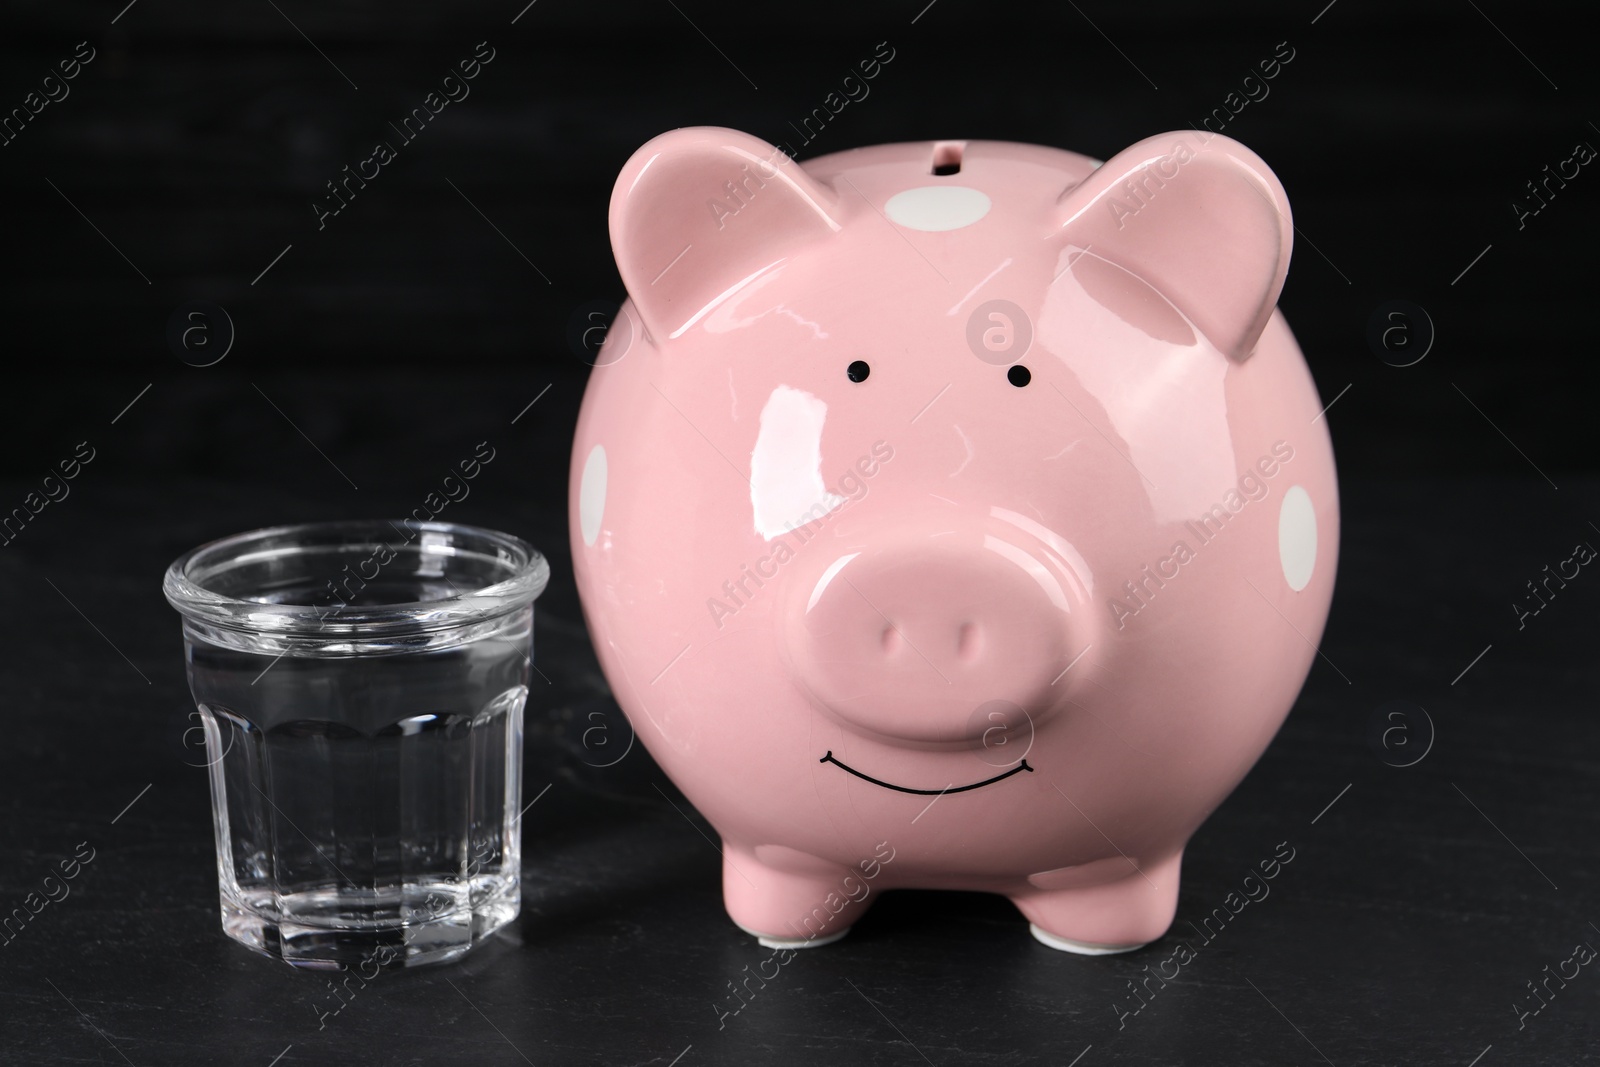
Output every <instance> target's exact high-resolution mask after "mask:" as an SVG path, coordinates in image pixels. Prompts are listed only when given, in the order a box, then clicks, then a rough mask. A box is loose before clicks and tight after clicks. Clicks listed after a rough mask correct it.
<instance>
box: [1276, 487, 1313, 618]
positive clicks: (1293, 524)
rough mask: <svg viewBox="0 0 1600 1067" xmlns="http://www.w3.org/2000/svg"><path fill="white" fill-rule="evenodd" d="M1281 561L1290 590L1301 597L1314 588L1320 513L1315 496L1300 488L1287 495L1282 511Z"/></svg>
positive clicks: (1280, 513) (1279, 520)
mask: <svg viewBox="0 0 1600 1067" xmlns="http://www.w3.org/2000/svg"><path fill="white" fill-rule="evenodd" d="M1278 559H1279V561H1281V562H1282V563H1283V580H1284V581H1286V582H1288V583H1289V588H1290V589H1293V590H1294V591H1295V592H1297V593H1298V592H1299V591H1300V590H1302V589H1304V588H1305V587H1306V586H1307V585H1309V584H1311V572H1312V570H1314V569H1315V568H1316V565H1317V511H1316V509H1315V508H1314V507H1312V506H1311V494H1310V493H1307V492H1306V491H1305V490H1304V489H1302V488H1300V487H1299V486H1298V485H1291V486H1290V487H1289V491H1288V492H1287V493H1285V494H1283V505H1282V507H1280V508H1279V509H1278Z"/></svg>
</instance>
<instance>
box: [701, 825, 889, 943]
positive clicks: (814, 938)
mask: <svg viewBox="0 0 1600 1067" xmlns="http://www.w3.org/2000/svg"><path fill="white" fill-rule="evenodd" d="M723 844H724V847H723V861H722V899H723V903H724V905H725V906H726V907H727V909H728V915H729V917H730V918H732V919H733V921H734V922H735V923H737V924H738V926H739V927H740V928H741V929H742V930H744V931H745V933H747V934H751V935H753V936H754V937H755V938H756V939H757V940H758V941H760V943H761V944H762V945H765V946H766V947H767V948H778V949H784V948H787V949H796V948H816V947H818V946H821V945H827V944H831V943H832V942H834V941H837V940H839V939H840V938H841V937H843V936H844V935H845V934H847V933H849V932H850V926H851V924H852V923H854V922H855V921H856V920H857V919H858V918H860V917H861V913H862V912H864V911H866V910H867V893H868V889H867V886H866V884H865V883H864V882H863V881H862V880H861V878H860V877H859V876H856V875H855V874H854V872H852V871H851V869H850V868H848V867H843V866H840V865H839V864H836V863H831V862H829V861H827V860H823V859H818V858H817V857H815V856H811V855H808V854H806V853H804V852H799V851H796V850H795V849H792V848H785V847H784V846H782V845H758V846H756V847H755V848H753V849H751V848H744V847H742V846H739V845H734V844H731V843H728V842H726V841H725V842H724V843H723Z"/></svg>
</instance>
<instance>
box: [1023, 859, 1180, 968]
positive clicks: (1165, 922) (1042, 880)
mask: <svg viewBox="0 0 1600 1067" xmlns="http://www.w3.org/2000/svg"><path fill="white" fill-rule="evenodd" d="M1182 860H1183V854H1182V853H1181V852H1180V853H1178V854H1177V855H1174V856H1173V857H1171V858H1170V859H1166V860H1162V861H1160V862H1157V863H1153V864H1149V865H1143V864H1141V865H1140V867H1139V869H1138V870H1135V871H1133V872H1131V873H1129V874H1128V875H1126V876H1123V877H1114V878H1111V879H1109V880H1104V881H1098V880H1097V881H1095V883H1094V884H1083V883H1084V882H1086V881H1088V880H1090V879H1099V878H1103V877H1104V875H1105V873H1108V872H1109V871H1114V870H1116V869H1117V868H1118V867H1119V866H1120V867H1121V868H1122V869H1123V870H1126V869H1128V865H1129V861H1127V860H1125V859H1122V858H1121V857H1118V858H1116V859H1115V860H1102V861H1099V862H1097V863H1094V864H1089V865H1087V866H1084V867H1068V868H1063V869H1062V870H1059V871H1047V872H1045V873H1044V874H1036V875H1034V876H1033V877H1031V878H1029V879H1028V882H1029V884H1030V885H1032V886H1035V887H1037V888H1035V889H1032V890H1030V891H1029V892H1026V893H1022V894H1019V895H1017V896H1013V897H1012V898H1011V902H1012V903H1013V904H1015V905H1016V906H1017V909H1018V910H1019V911H1021V912H1022V914H1023V916H1024V917H1025V918H1026V919H1027V920H1028V930H1029V932H1030V933H1032V934H1033V936H1034V938H1035V939H1037V940H1038V941H1039V943H1040V944H1044V945H1049V946H1050V947H1051V948H1054V949H1060V950H1061V951H1063V952H1076V953H1078V954H1079V955H1084V956H1106V955H1111V954H1113V953H1117V952H1132V951H1133V950H1134V949H1137V948H1143V947H1144V946H1145V945H1148V944H1149V943H1150V942H1152V941H1154V940H1155V939H1156V938H1158V937H1160V936H1161V935H1162V934H1164V933H1166V932H1167V927H1169V926H1171V925H1172V917H1173V915H1175V914H1176V913H1177V910H1178V871H1179V867H1180V866H1181V864H1182Z"/></svg>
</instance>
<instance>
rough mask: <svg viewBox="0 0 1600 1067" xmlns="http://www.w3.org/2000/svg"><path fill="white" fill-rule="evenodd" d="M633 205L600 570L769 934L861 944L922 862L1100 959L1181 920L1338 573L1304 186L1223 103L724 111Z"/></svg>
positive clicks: (1295, 678)
mask: <svg viewBox="0 0 1600 1067" xmlns="http://www.w3.org/2000/svg"><path fill="white" fill-rule="evenodd" d="M610 221H611V236H612V245H613V248H614V250H615V253H616V260H617V265H618V267H619V268H620V270H621V274H622V279H623V281H624V283H625V285H626V286H627V290H628V293H629V296H630V300H629V301H628V302H627V303H625V304H624V305H623V307H622V310H621V311H620V312H619V315H618V318H617V320H616V321H615V322H614V323H613V325H612V327H611V328H610V331H609V335H608V337H607V340H606V344H605V346H604V348H603V349H602V350H601V352H600V354H599V356H598V359H597V362H596V367H595V369H594V371H593V374H592V376H591V378H590V380H589V385H588V391H587V393H586V395H585V397H584V402H583V409H582V413H581V416H580V418H579V422H578V428H577V438H576V442H575V447H574V450H573V458H572V470H571V515H572V542H573V550H574V552H573V555H574V561H575V568H576V572H577V581H578V590H579V592H580V594H581V596H582V600H583V604H584V610H585V614H586V617H587V620H588V623H589V628H590V631H591V633H592V635H593V637H594V641H595V645H596V648H597V651H598V654H599V658H600V662H601V664H602V666H603V668H604V670H605V673H606V676H607V677H608V678H609V680H610V683H611V687H612V689H613V691H614V693H615V695H616V699H617V701H618V703H619V704H620V705H621V707H622V708H623V710H624V711H625V712H626V713H627V716H628V719H629V721H630V723H631V724H632V726H633V728H634V731H635V732H636V734H637V736H638V738H639V740H640V741H642V742H643V743H644V745H645V747H646V748H647V749H648V750H649V752H650V753H651V755H652V756H654V757H655V759H656V760H657V761H658V762H659V764H660V765H661V767H662V768H663V769H664V770H665V771H666V773H667V774H668V775H670V776H671V778H672V780H673V781H674V782H676V783H677V784H678V786H679V787H680V788H681V789H682V790H683V793H684V794H685V796H687V797H688V798H689V800H690V801H691V802H692V803H693V804H694V805H695V807H697V808H698V809H699V810H700V811H701V812H703V813H704V814H705V816H706V818H707V819H709V820H710V822H711V823H712V825H713V826H714V827H715V828H716V829H717V831H718V832H719V833H720V834H721V837H722V845H723V847H722V852H723V857H724V863H723V878H722V886H723V894H724V899H725V902H726V906H727V910H728V913H729V915H730V916H731V917H732V918H733V921H734V922H735V923H737V924H738V925H739V926H740V927H742V928H743V929H745V930H746V931H748V932H749V933H751V934H753V935H756V936H757V937H758V938H759V939H760V941H761V943H762V944H765V945H770V946H774V947H779V946H782V947H798V946H802V945H818V944H824V943H826V942H828V941H831V940H834V939H836V938H837V937H839V936H842V935H843V934H844V933H845V931H846V930H848V929H849V927H850V925H851V924H852V923H853V922H854V921H855V920H856V919H857V918H858V917H859V916H860V915H861V914H862V912H863V911H864V910H865V909H866V908H867V907H868V906H869V905H870V903H871V902H872V900H874V899H875V896H874V894H875V893H877V892H881V891H882V890H884V889H888V888H901V887H913V888H914V887H924V888H943V889H965V890H981V891H988V892H994V893H1001V894H1004V895H1005V896H1006V897H1008V898H1010V900H1011V901H1012V902H1013V903H1015V904H1016V906H1017V907H1018V908H1019V909H1020V910H1021V912H1022V913H1023V915H1024V916H1026V917H1027V919H1028V921H1029V923H1030V928H1031V929H1032V931H1033V933H1034V935H1035V937H1037V938H1038V939H1039V940H1040V941H1041V942H1043V943H1044V944H1046V945H1050V946H1052V947H1055V948H1059V949H1066V950H1070V951H1076V952H1083V953H1090V954H1099V953H1106V952H1117V951H1125V950H1128V949H1132V948H1135V947H1138V946H1140V945H1143V944H1145V943H1148V942H1150V941H1152V940H1154V939H1155V938H1157V937H1160V936H1161V935H1162V933H1163V932H1164V931H1165V930H1166V929H1167V927H1168V926H1169V925H1170V923H1171V922H1172V918H1173V914H1174V911H1175V909H1176V902H1177V897H1178V877H1179V866H1180V863H1181V860H1182V856H1183V850H1184V846H1185V844H1186V843H1187V841H1188V839H1189V837H1190V835H1191V834H1192V833H1193V832H1194V831H1195V829H1196V828H1197V827H1198V826H1199V825H1200V823H1201V822H1202V821H1203V820H1204V819H1205V818H1206V816H1207V815H1208V814H1209V813H1210V812H1211V811H1212V810H1213V809H1215V808H1216V806H1217V805H1218V804H1219V803H1220V802H1221V801H1222V799H1223V798H1224V797H1225V796H1227V794H1228V793H1229V792H1230V791H1231V790H1232V789H1233V788H1234V786H1235V785H1237V784H1238V782H1239V780H1240V779H1241V778H1242V777H1243V776H1244V774H1245V772H1246V771H1248V770H1249V768H1250V766H1251V765H1252V764H1253V763H1254V762H1255V760H1256V759H1257V758H1258V757H1259V756H1260V754H1261V752H1262V750H1263V749H1264V748H1265V747H1266V745H1267V743H1268V742H1269V741H1270V740H1271V738H1272V736H1273V733H1274V732H1275V731H1276V730H1277V728H1278V726H1279V725H1280V724H1281V723H1282V721H1283V719H1284V716H1285V715H1286V714H1287V713H1288V710H1289V707H1290V706H1291V704H1292V703H1293V702H1294V699H1295V696H1296V694H1297V693H1298V692H1299V689H1300V686H1301V684H1302V683H1303V682H1304V680H1305V677H1306V673H1307V671H1308V670H1309V668H1310V664H1311V662H1312V658H1313V656H1314V655H1315V654H1316V653H1315V645H1316V642H1317V641H1318V639H1319V637H1320V635H1321V632H1322V628H1323V624H1324V622H1325V621H1326V618H1327V612H1328V604H1329V600H1330V597H1331V595H1332V592H1333V582H1334V571H1335V562H1336V557H1337V553H1338V530H1339V527H1338V492H1337V486H1336V482H1335V475H1334V466H1333V455H1332V451H1331V448H1330V445H1329V440H1328V434H1327V429H1326V426H1327V424H1326V421H1325V420H1323V419H1321V417H1320V412H1321V407H1322V405H1321V403H1320V401H1319V399H1318V396H1317V391H1316V388H1315V385H1314V384H1313V382H1312V379H1311V377H1310V374H1309V373H1308V371H1307V368H1306V365H1305V361H1304V359H1303V357H1302V356H1301V354H1300V350H1299V348H1298V347H1297V346H1296V344H1295V341H1294V338H1293V337H1292V336H1291V334H1290V332H1289V327H1288V326H1287V325H1286V324H1285V323H1284V320H1283V317H1282V316H1281V315H1279V314H1278V313H1277V310H1276V306H1275V305H1276V302H1277V298H1278V293H1279V290H1280V289H1281V287H1282V285H1283V280H1284V275H1285V273H1286V271H1287V269H1288V264H1289V247H1290V239H1291V236H1292V234H1293V227H1292V226H1291V224H1290V220H1289V207H1288V204H1287V202H1286V199H1285V196H1284V191H1283V188H1282V186H1281V185H1280V184H1279V183H1278V181H1277V179H1276V178H1275V177H1274V176H1273V174H1272V172H1271V171H1269V170H1268V169H1267V167H1266V166H1265V164H1263V163H1262V161H1261V160H1260V159H1259V158H1257V157H1256V156H1255V155H1254V154H1253V153H1252V152H1250V151H1249V150H1248V149H1246V148H1245V147H1243V146H1242V145H1240V144H1238V143H1237V142H1235V141H1232V140H1229V139H1228V138H1226V137H1220V136H1207V135H1205V134H1202V133H1197V132H1193V131H1186V132H1181V133H1170V134H1163V135H1161V136H1157V137H1152V138H1149V139H1148V140H1145V141H1141V142H1139V143H1138V144H1136V145H1134V146H1133V147H1131V148H1129V149H1127V150H1126V151H1124V152H1122V153H1120V154H1118V155H1117V156H1115V157H1114V158H1112V159H1110V160H1108V161H1107V162H1105V163H1104V164H1101V163H1097V162H1096V161H1094V160H1092V159H1089V158H1087V157H1084V156H1081V155H1076V154H1074V153H1071V152H1065V151H1060V150H1057V149H1053V148H1042V147H1037V146H1033V145H1023V144H1008V143H1000V142H990V141H939V142H932V143H918V144H895V145H880V146H877V147H872V148H861V149H854V150H851V151H846V152H839V153H837V154H834V155H828V156H823V157H821V158H819V159H814V160H811V161H809V162H807V163H805V164H803V165H802V164H800V163H797V162H794V161H793V160H791V159H790V158H789V157H788V156H787V155H785V154H784V153H783V152H781V151H779V150H778V149H776V148H774V147H772V146H771V145H768V144H765V143H763V142H762V141H760V140H758V139H756V138H753V137H750V136H748V135H746V134H743V133H739V132H736V131H733V130H727V129H717V128H692V129H681V130H676V131H673V132H671V133H667V134H663V135H662V136H660V137H657V138H656V139H654V140H652V141H651V142H650V143H649V144H647V145H645V146H644V147H643V148H641V149H640V150H639V151H638V153H637V154H635V155H634V156H633V158H632V159H631V160H630V161H629V162H628V164H627V166H626V167H625V168H624V169H623V171H622V174H621V177H620V178H619V179H618V181H617V185H616V190H615V193H614V194H613V197H612V200H611V220H610Z"/></svg>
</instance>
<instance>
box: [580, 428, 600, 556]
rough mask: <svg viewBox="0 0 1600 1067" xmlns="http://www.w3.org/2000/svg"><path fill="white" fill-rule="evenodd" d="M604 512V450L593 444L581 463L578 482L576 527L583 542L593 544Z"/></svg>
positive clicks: (598, 533) (598, 532)
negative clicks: (581, 472) (581, 469)
mask: <svg viewBox="0 0 1600 1067" xmlns="http://www.w3.org/2000/svg"><path fill="white" fill-rule="evenodd" d="M605 513H606V450H605V447H604V446H603V445H595V446H594V448H593V449H591V450H590V451H589V458H588V459H587V460H585V461H584V464H583V480H582V481H580V482H579V483H578V528H579V529H580V530H582V531H583V543H584V544H586V545H592V544H594V539H595V538H597V537H599V536H600V520H601V519H602V518H603V517H604V516H605Z"/></svg>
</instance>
